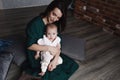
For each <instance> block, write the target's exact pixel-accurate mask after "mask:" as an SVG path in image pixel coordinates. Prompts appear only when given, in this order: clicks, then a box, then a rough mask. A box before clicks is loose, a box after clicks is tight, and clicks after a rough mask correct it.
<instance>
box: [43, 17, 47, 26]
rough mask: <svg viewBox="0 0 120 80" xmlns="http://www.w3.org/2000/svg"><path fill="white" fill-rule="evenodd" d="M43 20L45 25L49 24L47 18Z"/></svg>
mask: <svg viewBox="0 0 120 80" xmlns="http://www.w3.org/2000/svg"><path fill="white" fill-rule="evenodd" d="M42 20H43V22H44V24H45V25H47V24H48V21H47V17H44V18H43V19H42Z"/></svg>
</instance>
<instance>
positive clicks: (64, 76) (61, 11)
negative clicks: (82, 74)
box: [23, 1, 78, 80]
mask: <svg viewBox="0 0 120 80" xmlns="http://www.w3.org/2000/svg"><path fill="white" fill-rule="evenodd" d="M50 23H55V24H56V25H57V26H59V27H58V29H59V32H61V31H63V30H64V28H65V24H66V5H65V4H64V2H63V1H52V2H51V3H50V5H49V6H48V7H47V9H46V11H45V12H44V13H42V14H40V16H37V17H36V18H34V19H33V20H32V21H31V22H30V23H29V24H28V27H27V30H26V33H27V40H28V41H27V48H28V50H27V61H26V62H25V63H24V65H23V66H24V69H25V72H26V73H27V74H30V75H32V76H34V77H39V76H40V75H38V74H39V73H40V63H39V62H40V59H37V60H36V59H35V58H34V56H35V53H36V51H50V52H51V53H52V54H54V55H55V57H54V59H53V60H52V61H51V62H50V64H49V66H48V71H47V72H46V73H45V75H44V76H42V80H68V78H69V77H70V76H71V75H72V74H73V73H74V72H75V71H76V70H77V68H78V65H77V64H76V63H75V62H74V61H73V60H72V59H70V58H69V57H67V56H65V55H63V54H60V49H59V48H57V47H52V46H43V45H38V44H37V40H38V39H39V38H42V37H43V35H44V31H45V27H46V25H47V24H50ZM59 55H61V57H62V59H63V64H61V65H58V66H57V67H56V65H57V61H58V57H59Z"/></svg>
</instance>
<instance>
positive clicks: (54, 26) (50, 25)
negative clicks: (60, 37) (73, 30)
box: [45, 24, 57, 32]
mask: <svg viewBox="0 0 120 80" xmlns="http://www.w3.org/2000/svg"><path fill="white" fill-rule="evenodd" d="M49 28H50V29H53V28H56V29H57V26H56V25H55V24H48V25H47V26H46V31H45V32H47V30H48V29H49Z"/></svg>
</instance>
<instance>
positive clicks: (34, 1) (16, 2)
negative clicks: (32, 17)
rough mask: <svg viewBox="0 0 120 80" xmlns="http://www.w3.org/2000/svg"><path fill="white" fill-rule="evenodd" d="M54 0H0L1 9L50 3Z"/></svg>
mask: <svg viewBox="0 0 120 80" xmlns="http://www.w3.org/2000/svg"><path fill="white" fill-rule="evenodd" d="M51 1H52V0H0V9H13V8H23V7H33V6H43V5H48V4H49V3H50V2H51Z"/></svg>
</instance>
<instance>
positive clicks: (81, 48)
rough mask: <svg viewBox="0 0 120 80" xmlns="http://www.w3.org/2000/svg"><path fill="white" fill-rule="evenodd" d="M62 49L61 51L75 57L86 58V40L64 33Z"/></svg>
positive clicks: (77, 58) (81, 59)
mask: <svg viewBox="0 0 120 80" xmlns="http://www.w3.org/2000/svg"><path fill="white" fill-rule="evenodd" d="M61 38H62V47H61V48H62V50H61V52H62V53H63V54H65V55H67V56H69V57H71V58H73V59H76V60H80V61H83V60H85V40H84V39H80V38H76V37H71V36H67V35H62V36H61Z"/></svg>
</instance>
